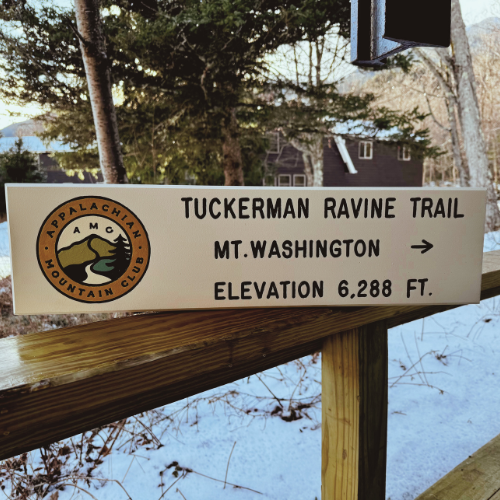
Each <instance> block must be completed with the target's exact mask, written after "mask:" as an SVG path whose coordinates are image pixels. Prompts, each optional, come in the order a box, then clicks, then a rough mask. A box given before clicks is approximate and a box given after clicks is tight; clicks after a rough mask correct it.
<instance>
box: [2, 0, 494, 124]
mask: <svg viewBox="0 0 500 500" xmlns="http://www.w3.org/2000/svg"><path fill="white" fill-rule="evenodd" d="M53 2H54V3H56V4H58V5H61V6H69V5H70V4H71V0H53ZM460 5H461V6H462V13H463V16H464V20H465V24H466V25H467V26H470V25H471V24H475V23H478V22H480V21H482V20H483V19H486V18H488V17H491V16H494V15H496V16H498V17H500V0H460ZM40 112H41V108H40V107H39V106H37V105H31V106H24V107H20V106H14V105H7V104H6V103H3V102H1V101H0V130H1V129H2V128H4V127H7V126H8V125H10V124H11V123H17V122H21V121H23V120H27V119H29V118H30V117H31V116H33V115H36V114H39V113H40Z"/></svg>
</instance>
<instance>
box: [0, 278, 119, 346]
mask: <svg viewBox="0 0 500 500" xmlns="http://www.w3.org/2000/svg"><path fill="white" fill-rule="evenodd" d="M12 306H13V304H12V281H11V279H10V276H8V277H7V278H3V279H1V280H0V338H5V337H14V336H17V335H25V334H27V333H34V332H42V331H45V330H53V329H54V328H63V327H65V326H75V325H84V324H86V323H93V322H94V321H102V320H106V319H111V318H116V317H117V316H116V315H114V314H64V315H62V314H43V315H40V316H14V315H13V309H12Z"/></svg>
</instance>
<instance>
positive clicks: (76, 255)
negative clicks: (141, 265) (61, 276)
mask: <svg viewBox="0 0 500 500" xmlns="http://www.w3.org/2000/svg"><path fill="white" fill-rule="evenodd" d="M131 255H132V252H131V247H130V243H129V242H128V241H127V240H126V239H125V238H124V237H123V236H122V235H121V234H119V235H118V237H117V238H115V239H114V240H113V241H109V240H107V239H105V238H103V237H101V236H98V235H95V234H91V235H89V236H87V237H86V238H84V239H83V240H80V241H76V242H75V243H73V244H72V245H70V246H69V247H66V248H61V249H60V250H59V251H58V252H57V259H58V261H59V263H60V265H61V267H62V269H63V270H64V272H65V273H66V275H67V276H69V277H70V278H71V279H72V280H74V281H76V282H77V283H80V284H82V285H84V284H85V285H102V284H105V283H109V282H111V281H114V280H116V279H118V278H119V277H120V276H121V275H122V274H123V273H124V272H125V271H126V269H127V268H128V266H129V264H130V258H131Z"/></svg>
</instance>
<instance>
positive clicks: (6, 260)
mask: <svg viewBox="0 0 500 500" xmlns="http://www.w3.org/2000/svg"><path fill="white" fill-rule="evenodd" d="M9 274H10V247H9V226H8V224H7V222H2V223H0V278H5V277H6V276H8V275H9Z"/></svg>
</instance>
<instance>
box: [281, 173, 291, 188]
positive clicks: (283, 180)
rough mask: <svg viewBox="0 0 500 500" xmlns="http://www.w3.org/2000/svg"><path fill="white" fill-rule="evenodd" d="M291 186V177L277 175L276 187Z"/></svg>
mask: <svg viewBox="0 0 500 500" xmlns="http://www.w3.org/2000/svg"><path fill="white" fill-rule="evenodd" d="M291 185H292V176H291V175H288V174H281V175H278V186H281V187H290V186H291Z"/></svg>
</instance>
